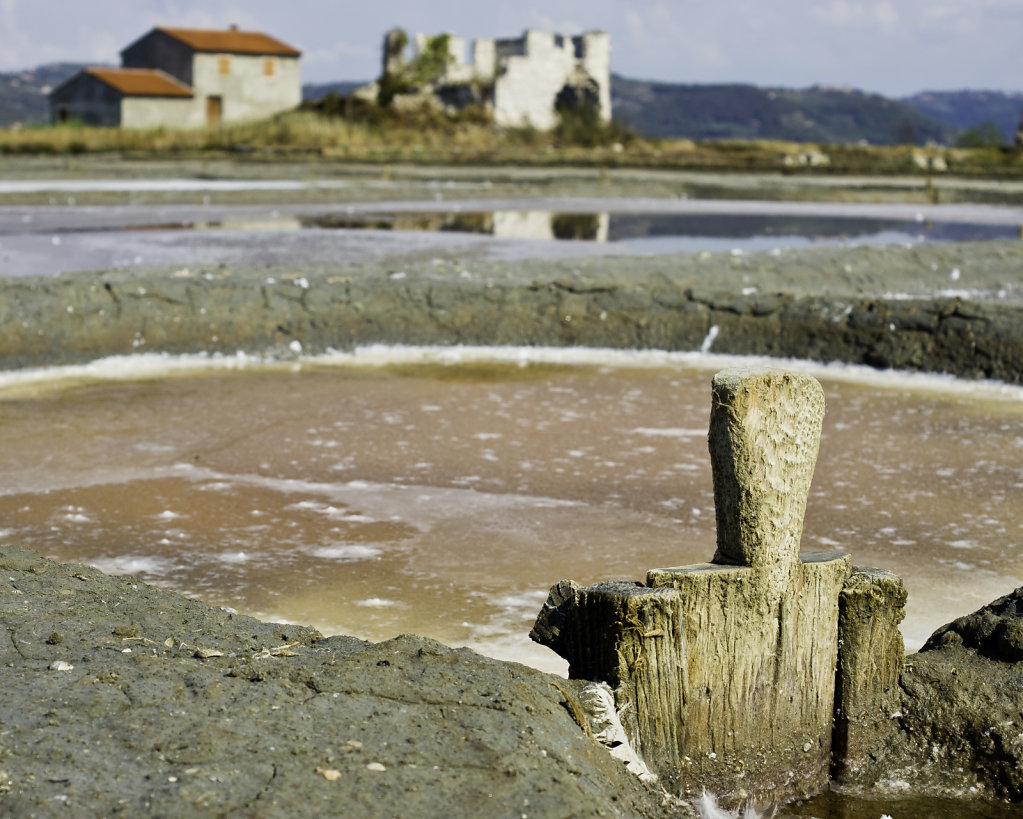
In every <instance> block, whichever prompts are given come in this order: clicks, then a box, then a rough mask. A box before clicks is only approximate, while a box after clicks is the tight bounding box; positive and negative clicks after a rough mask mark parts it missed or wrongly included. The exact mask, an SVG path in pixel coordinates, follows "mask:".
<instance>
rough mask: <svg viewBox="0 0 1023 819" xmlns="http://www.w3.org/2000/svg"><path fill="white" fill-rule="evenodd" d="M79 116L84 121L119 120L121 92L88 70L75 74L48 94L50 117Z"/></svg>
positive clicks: (55, 119) (55, 120)
mask: <svg viewBox="0 0 1023 819" xmlns="http://www.w3.org/2000/svg"><path fill="white" fill-rule="evenodd" d="M68 119H73V120H80V121H81V122H84V123H85V124H87V125H100V126H108V127H110V126H113V127H116V126H118V125H120V124H121V94H120V93H119V92H118V91H116V90H115V89H113V88H111V87H110V86H109V85H107V84H106V83H104V82H100V81H99V80H98V79H96V78H95V77H93V76H92V75H90V74H85V73H82V74H79V75H78V76H77V77H74V78H72V79H71V80H69V81H68V82H66V83H64V85H62V86H60V87H59V88H57V89H56V90H54V92H53V93H52V94H50V120H51V121H52V122H53V123H55V124H56V123H58V122H62V121H64V120H68Z"/></svg>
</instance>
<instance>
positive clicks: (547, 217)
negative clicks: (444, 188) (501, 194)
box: [301, 210, 611, 242]
mask: <svg viewBox="0 0 1023 819" xmlns="http://www.w3.org/2000/svg"><path fill="white" fill-rule="evenodd" d="M610 220H611V217H610V214H609V213H607V212H606V211H605V212H603V213H559V212H556V211H549V210H496V211H455V212H449V213H365V214H354V215H335V214H331V215H329V216H317V217H311V218H308V219H306V220H304V221H302V222H301V225H302V226H304V227H319V228H356V229H358V228H362V229H368V230H412V231H427V232H451V233H479V234H483V235H486V236H494V237H495V238H498V239H542V240H552V239H580V240H586V241H595V242H606V241H607V240H608V226H609V224H610Z"/></svg>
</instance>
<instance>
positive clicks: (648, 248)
mask: <svg viewBox="0 0 1023 819" xmlns="http://www.w3.org/2000/svg"><path fill="white" fill-rule="evenodd" d="M51 198H52V199H53V202H54V204H52V205H36V206H32V207H18V208H15V207H0V276H49V275H54V274H56V273H60V272H70V271H74V270H102V269H111V268H139V267H154V266H161V265H189V264H203V263H208V264H225V265H259V266H262V265H265V264H270V265H274V264H288V265H300V264H305V263H311V264H319V263H331V262H337V261H339V260H343V261H349V262H364V261H392V260H393V261H397V260H411V259H433V258H459V259H473V258H483V259H530V258H558V257H566V256H592V255H609V254H611V255H637V254H639V255H646V254H662V253H683V252H696V253H699V252H720V251H724V252H750V251H757V250H778V249H782V248H796V247H807V246H812V245H879V244H903V245H912V244H920V243H924V242H952V241H989V240H999V239H1001V240H1005V239H1008V240H1017V239H1019V238H1020V235H1021V233H1020V231H1021V227H1020V225H1021V223H1023V209H1020V208H1006V207H990V206H981V205H950V206H924V207H919V208H916V207H913V206H907V205H854V204H834V203H781V202H716V201H711V200H693V201H687V200H613V199H608V200H538V201H535V202H530V201H528V200H520V201H514V200H498V201H491V202H479V201H465V202H444V203H443V204H441V203H438V202H405V203H362V204H353V205H331V206H323V205H318V206H312V205H310V206H301V205H286V206H285V205H282V206H277V207H266V206H255V205H237V206H224V205H208V204H202V201H203V200H200V203H198V204H196V205H180V204H177V205H132V206H81V205H79V204H77V202H76V200H75V197H74V195H67V194H65V195H62V196H61V197H57V196H54V197H51Z"/></svg>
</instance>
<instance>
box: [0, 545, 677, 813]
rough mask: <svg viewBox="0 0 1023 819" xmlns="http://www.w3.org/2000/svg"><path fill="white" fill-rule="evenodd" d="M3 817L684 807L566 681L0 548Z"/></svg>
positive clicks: (423, 643)
mask: <svg viewBox="0 0 1023 819" xmlns="http://www.w3.org/2000/svg"><path fill="white" fill-rule="evenodd" d="M0 622H2V623H3V626H4V627H5V628H6V630H7V637H8V638H7V639H6V640H5V641H4V642H3V644H2V646H0V686H2V688H3V691H4V697H3V701H2V704H0V724H2V726H3V731H2V733H0V813H2V814H3V815H5V816H49V815H57V814H59V815H64V816H66V815H76V816H100V815H103V816H117V815H123V816H146V815H153V816H155V815H159V816H196V815H258V816H261V817H263V816H287V817H293V816H342V815H343V816H354V817H359V816H445V817H463V816H464V817H479V816H495V817H515V819H518V817H522V816H536V817H568V816H639V817H654V816H689V815H691V814H689V812H688V809H687V808H685V807H682V806H677V805H676V806H674V807H673V806H665V805H662V797H661V794H660V791H658V790H656V789H654V788H652V787H648V786H645V785H643V784H642V783H641V782H640V781H639V780H638V779H637V778H636V777H634V776H633V775H632V774H630V773H628V771H627V770H626V768H625V766H624V765H623V764H622V763H621V762H619V761H617V760H615V759H613V758H612V757H611V755H610V754H608V752H607V750H606V749H605V748H604V747H603V746H601V745H598V744H597V743H596V742H595V741H594V740H593V739H591V738H590V736H588V734H587V732H586V731H584V729H582V728H581V727H580V725H579V723H578V722H577V720H578V719H579V714H580V710H579V708H578V702H577V695H578V690H577V688H576V686H575V684H574V683H570V682H568V681H566V680H562V679H560V678H558V677H554V676H551V675H547V674H543V673H541V672H538V671H534V670H532V669H528V668H525V667H523V666H519V665H515V664H510V663H502V662H499V661H496V660H490V659H487V658H485V657H481V656H479V655H477V654H475V653H473V652H471V651H469V650H467V649H460V650H454V649H451V648H447V647H446V646H443V645H441V644H439V643H436V642H434V641H431V640H427V639H425V638H420V637H412V636H403V637H399V638H396V639H394V640H390V641H387V642H384V643H379V644H370V643H365V642H363V641H360V640H356V639H354V638H350V637H332V638H323V637H321V636H320V635H319V634H318V633H316V632H315V631H313V630H311V629H308V628H303V627H299V626H291V625H281V624H273V623H262V622H259V621H257V620H254V619H252V618H249V617H244V616H241V615H238V614H233V613H231V612H228V611H225V610H222V609H218V608H213V607H210V606H207V605H205V604H202V603H199V602H197V601H193V600H188V599H186V598H183V597H181V596H179V595H176V594H173V593H171V592H167V591H163V590H161V589H157V588H155V587H152V586H147V585H145V584H143V583H141V582H138V581H136V580H134V579H132V578H119V577H110V576H107V575H104V574H102V573H101V572H99V571H97V570H95V569H91V568H88V567H85V566H80V565H75V564H67V565H62V564H56V563H53V562H51V561H48V560H45V559H43V558H42V557H40V556H39V555H37V554H36V553H34V552H31V551H29V550H26V549H21V548H18V547H9V548H5V549H2V550H0Z"/></svg>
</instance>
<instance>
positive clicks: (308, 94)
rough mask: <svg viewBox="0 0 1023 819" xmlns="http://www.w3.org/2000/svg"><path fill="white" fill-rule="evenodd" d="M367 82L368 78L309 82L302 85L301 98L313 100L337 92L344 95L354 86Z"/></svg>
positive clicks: (357, 86) (360, 86) (359, 86)
mask: <svg viewBox="0 0 1023 819" xmlns="http://www.w3.org/2000/svg"><path fill="white" fill-rule="evenodd" d="M368 84H369V80H365V81H363V82H351V81H342V82H321V83H311V82H309V83H306V84H305V85H303V86H302V99H303V100H306V101H315V100H318V99H321V98H323V97H325V96H327V94H337V95H338V96H339V97H346V96H348V95H349V94H351V93H352V92H353V91H354V90H355V89H356V88H362V86H364V85H368Z"/></svg>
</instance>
